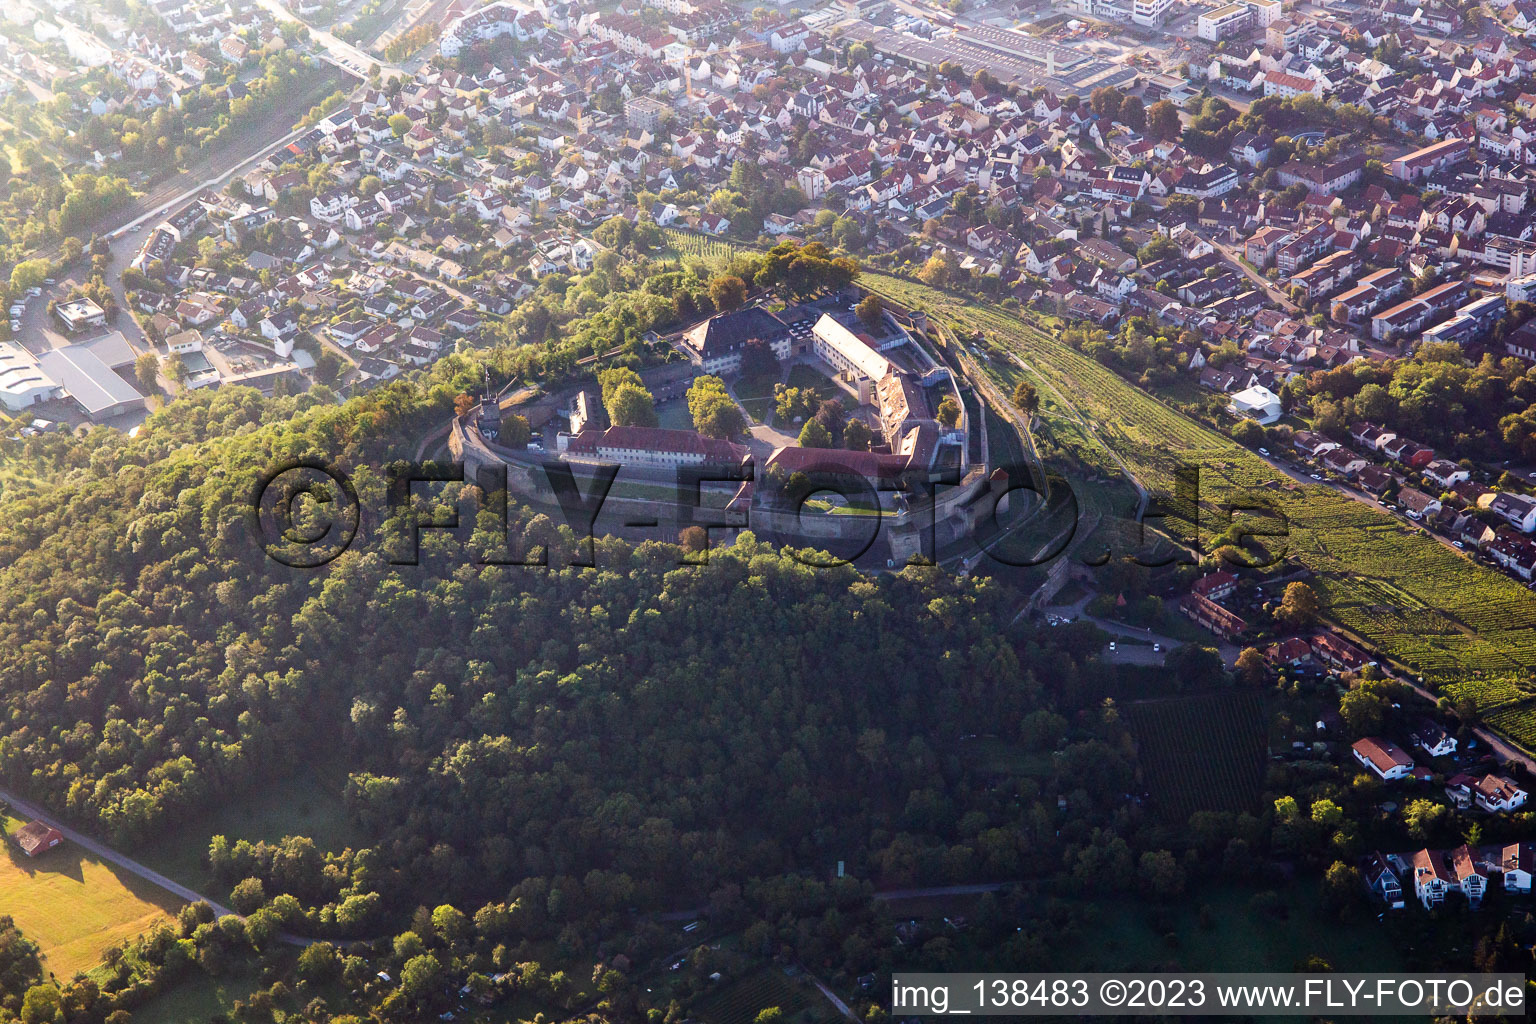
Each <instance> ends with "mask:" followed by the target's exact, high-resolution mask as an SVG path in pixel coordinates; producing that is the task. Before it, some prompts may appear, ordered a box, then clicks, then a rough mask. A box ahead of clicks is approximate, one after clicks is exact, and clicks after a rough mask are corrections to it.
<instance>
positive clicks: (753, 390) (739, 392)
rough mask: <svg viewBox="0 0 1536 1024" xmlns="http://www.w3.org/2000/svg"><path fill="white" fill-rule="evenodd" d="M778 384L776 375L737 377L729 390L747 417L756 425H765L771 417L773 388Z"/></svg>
mask: <svg viewBox="0 0 1536 1024" xmlns="http://www.w3.org/2000/svg"><path fill="white" fill-rule="evenodd" d="M778 382H779V377H778V374H767V373H765V374H761V375H759V376H756V377H738V378H737V379H736V382H735V383H734V384H732V385H731V390H732V391H734V392H735V393H736V400H737V401H738V402H740V403H741V407H742V408H743V409H745V410H746V412H747V415H748V416H750V417H752V418H753V419H754V420H756V421H757V422H758V423H767V422H768V421H769V420H770V419H772V417H773V386H774V385H775V384H777V383H778Z"/></svg>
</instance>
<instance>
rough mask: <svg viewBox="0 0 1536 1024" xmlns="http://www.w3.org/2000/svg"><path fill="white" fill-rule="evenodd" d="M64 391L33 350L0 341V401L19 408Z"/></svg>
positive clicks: (43, 400)
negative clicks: (34, 356) (39, 361)
mask: <svg viewBox="0 0 1536 1024" xmlns="http://www.w3.org/2000/svg"><path fill="white" fill-rule="evenodd" d="M63 394H64V389H63V388H62V387H60V386H59V385H58V384H57V383H56V382H55V381H54V380H53V378H51V377H49V376H48V375H47V374H46V373H44V372H43V371H42V369H41V368H40V367H39V366H38V365H37V360H36V359H34V358H33V357H32V353H30V352H28V351H27V350H26V349H24V348H22V347H21V346H20V345H16V344H14V343H12V342H9V341H7V342H3V343H0V405H4V406H5V407H6V408H7V409H9V410H10V411H11V412H20V411H21V410H23V409H25V408H27V407H28V406H33V405H38V404H40V403H42V402H47V401H50V400H51V399H55V398H61V397H63Z"/></svg>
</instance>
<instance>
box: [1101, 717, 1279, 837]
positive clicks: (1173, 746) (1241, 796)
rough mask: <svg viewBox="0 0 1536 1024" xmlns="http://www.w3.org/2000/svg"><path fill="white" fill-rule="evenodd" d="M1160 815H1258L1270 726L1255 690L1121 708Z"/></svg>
mask: <svg viewBox="0 0 1536 1024" xmlns="http://www.w3.org/2000/svg"><path fill="white" fill-rule="evenodd" d="M1122 713H1123V714H1124V715H1125V720H1126V723H1127V724H1128V725H1129V726H1130V728H1131V733H1132V734H1133V735H1134V736H1135V737H1136V743H1137V745H1138V747H1139V748H1140V757H1139V759H1140V761H1141V764H1142V768H1143V770H1144V771H1145V772H1146V784H1147V790H1148V792H1150V793H1151V794H1152V799H1153V801H1154V803H1155V806H1156V809H1157V811H1158V814H1159V816H1160V817H1162V818H1163V819H1164V820H1165V821H1166V822H1168V824H1170V825H1182V824H1183V823H1184V822H1186V821H1188V820H1189V816H1190V815H1191V814H1193V813H1194V812H1196V811H1252V810H1254V809H1255V804H1256V802H1257V800H1258V796H1259V787H1260V785H1261V784H1262V783H1263V781H1264V758H1265V756H1266V754H1267V753H1268V742H1267V741H1268V733H1269V727H1268V725H1267V721H1266V718H1265V714H1264V698H1263V697H1262V696H1261V695H1260V694H1259V693H1258V692H1257V691H1254V690H1232V691H1229V692H1225V693H1214V694H1202V695H1199V696H1191V697H1174V698H1170V699H1168V700H1149V701H1142V702H1140V703H1135V704H1126V705H1124V706H1123V707H1122Z"/></svg>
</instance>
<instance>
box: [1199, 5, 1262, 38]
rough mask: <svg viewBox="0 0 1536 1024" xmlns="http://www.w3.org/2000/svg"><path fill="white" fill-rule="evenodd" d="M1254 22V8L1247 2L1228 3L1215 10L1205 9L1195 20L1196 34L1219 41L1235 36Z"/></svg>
mask: <svg viewBox="0 0 1536 1024" xmlns="http://www.w3.org/2000/svg"><path fill="white" fill-rule="evenodd" d="M1252 24H1253V10H1252V9H1251V8H1250V7H1249V6H1248V5H1247V4H1227V5H1225V6H1223V7H1218V8H1216V9H1215V10H1213V11H1203V12H1201V14H1200V17H1199V18H1198V19H1197V20H1196V21H1195V34H1196V35H1197V36H1199V37H1200V38H1201V39H1205V40H1209V41H1210V42H1213V43H1217V42H1220V41H1221V40H1223V39H1226V38H1228V37H1229V36H1234V35H1236V34H1237V33H1239V32H1242V31H1244V30H1246V29H1247V28H1249V27H1250V26H1251V25H1252Z"/></svg>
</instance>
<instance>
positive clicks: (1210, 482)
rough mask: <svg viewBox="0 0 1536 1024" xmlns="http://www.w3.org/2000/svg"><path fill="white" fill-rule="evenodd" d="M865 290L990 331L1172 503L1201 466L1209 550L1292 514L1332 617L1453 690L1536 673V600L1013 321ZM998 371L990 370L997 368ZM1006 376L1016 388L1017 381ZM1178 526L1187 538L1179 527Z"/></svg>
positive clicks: (933, 294)
mask: <svg viewBox="0 0 1536 1024" xmlns="http://www.w3.org/2000/svg"><path fill="white" fill-rule="evenodd" d="M863 281H864V283H866V284H868V285H870V286H871V287H873V288H874V289H875V290H877V291H880V292H882V293H884V294H888V295H890V296H891V297H892V298H894V299H896V300H897V301H900V302H903V303H905V304H907V305H909V306H913V307H916V308H920V309H924V310H926V311H928V312H929V313H930V314H934V315H939V316H942V317H944V318H945V319H947V320H950V321H952V322H953V323H954V324H955V326H956V327H958V328H960V329H962V330H964V329H966V328H969V329H970V330H973V331H974V330H982V331H985V332H987V334H988V335H989V336H990V338H991V339H992V340H993V341H995V342H997V343H998V344H1001V345H1002V346H1003V347H1005V348H1007V349H1009V350H1010V351H1012V352H1016V353H1018V354H1019V355H1020V356H1022V357H1023V358H1024V359H1026V360H1027V361H1028V362H1029V364H1030V366H1031V368H1033V369H1034V370H1035V371H1036V373H1038V374H1039V375H1040V376H1041V377H1042V378H1043V379H1044V380H1047V381H1049V382H1051V383H1052V384H1054V385H1055V386H1056V388H1057V389H1058V390H1060V391H1061V392H1062V393H1063V394H1064V395H1066V396H1068V397H1069V400H1070V401H1071V402H1072V403H1073V404H1075V405H1076V406H1077V408H1078V410H1079V411H1080V412H1081V413H1082V414H1083V415H1084V416H1086V417H1087V418H1089V419H1090V420H1091V421H1092V423H1093V425H1094V427H1095V429H1096V431H1097V433H1098V435H1099V437H1101V438H1102V439H1103V441H1104V442H1105V443H1106V444H1107V445H1109V446H1110V447H1112V448H1113V449H1114V450H1115V452H1116V453H1117V454H1118V455H1120V457H1121V458H1122V459H1124V460H1125V461H1126V463H1127V464H1128V465H1129V466H1130V467H1131V469H1132V471H1133V472H1134V473H1135V474H1136V475H1137V476H1138V477H1139V478H1140V479H1141V481H1142V482H1143V483H1144V484H1145V485H1146V486H1147V487H1149V488H1151V489H1153V490H1154V491H1162V492H1163V493H1164V495H1165V496H1166V495H1169V494H1171V491H1172V487H1173V482H1174V471H1175V469H1176V468H1177V467H1178V466H1179V465H1180V464H1181V463H1183V464H1194V465H1196V466H1198V467H1199V471H1200V499H1201V505H1202V519H1203V522H1202V526H1201V529H1200V531H1199V532H1200V534H1201V539H1202V540H1205V541H1209V539H1210V537H1211V536H1212V535H1213V534H1214V533H1216V532H1219V531H1220V530H1221V529H1223V528H1224V527H1225V525H1226V520H1225V518H1224V517H1222V516H1220V513H1219V509H1220V508H1221V507H1222V506H1224V505H1227V504H1229V503H1230V502H1232V501H1233V499H1237V498H1241V499H1242V500H1244V501H1249V500H1254V499H1257V500H1261V501H1263V502H1264V503H1266V504H1267V505H1268V507H1270V508H1272V509H1274V510H1275V511H1276V512H1278V513H1279V514H1281V515H1283V516H1284V517H1285V519H1286V521H1287V523H1288V536H1287V537H1286V539H1285V540H1286V549H1287V551H1288V552H1289V554H1290V555H1291V556H1292V557H1294V558H1295V559H1296V560H1298V561H1299V562H1301V563H1302V564H1303V565H1305V566H1307V567H1308V568H1310V569H1312V570H1313V571H1314V572H1316V573H1317V574H1318V577H1319V579H1318V587H1319V590H1320V591H1321V594H1322V596H1323V598H1324V600H1325V601H1326V603H1327V605H1328V607H1329V610H1330V613H1331V614H1332V615H1333V616H1334V617H1335V618H1337V620H1338V621H1339V622H1340V623H1341V624H1342V625H1344V626H1345V627H1346V628H1348V629H1350V630H1352V631H1354V632H1356V633H1358V634H1359V635H1361V636H1362V637H1364V638H1366V639H1367V640H1369V641H1370V642H1371V643H1373V644H1374V645H1376V646H1377V647H1378V648H1380V649H1381V650H1382V651H1383V652H1385V653H1386V654H1387V655H1388V656H1390V657H1391V658H1393V659H1395V660H1397V661H1400V662H1402V663H1404V664H1406V665H1408V666H1411V667H1412V668H1413V669H1415V670H1416V671H1418V672H1420V673H1422V674H1423V675H1425V676H1426V677H1431V678H1442V679H1447V678H1466V677H1468V676H1469V675H1471V674H1480V675H1481V676H1482V677H1484V678H1488V679H1494V678H1504V677H1509V676H1521V677H1523V676H1526V675H1528V674H1530V673H1531V672H1532V671H1533V670H1536V600H1533V599H1532V597H1531V595H1530V594H1529V593H1528V592H1527V591H1526V590H1525V589H1524V588H1522V587H1521V586H1519V585H1518V584H1516V583H1515V582H1514V581H1512V580H1510V579H1508V578H1506V577H1504V576H1503V575H1501V574H1499V573H1496V572H1493V571H1491V570H1489V569H1486V568H1484V567H1482V566H1479V565H1477V564H1475V563H1473V562H1471V561H1469V560H1468V559H1466V558H1464V557H1462V556H1460V555H1458V554H1456V553H1455V552H1452V551H1450V550H1448V549H1446V548H1445V547H1444V546H1442V545H1440V544H1438V543H1436V542H1435V541H1434V540H1432V539H1430V538H1427V537H1424V536H1422V535H1421V534H1418V533H1415V532H1410V531H1409V530H1407V529H1406V528H1405V527H1404V526H1403V525H1402V524H1400V523H1398V522H1397V521H1396V520H1395V519H1392V518H1391V517H1389V516H1386V515H1384V514H1382V513H1379V512H1376V511H1375V510H1373V509H1371V508H1369V507H1368V506H1366V505H1363V504H1361V503H1359V502H1357V501H1354V500H1353V499H1351V498H1349V497H1348V496H1346V495H1344V494H1341V493H1339V492H1337V491H1335V490H1333V489H1332V488H1326V487H1315V486H1300V485H1297V484H1296V483H1295V482H1294V481H1291V480H1290V479H1289V478H1287V477H1285V476H1283V475H1282V474H1280V473H1279V472H1278V471H1276V470H1274V469H1273V468H1271V467H1270V466H1269V465H1268V464H1267V463H1266V462H1265V461H1264V460H1262V459H1260V458H1259V457H1258V456H1257V455H1255V454H1253V453H1252V452H1249V451H1248V450H1247V449H1245V448H1243V447H1241V446H1240V445H1238V444H1236V443H1235V442H1233V441H1231V440H1230V439H1229V438H1226V437H1224V436H1222V435H1221V434H1218V433H1216V432H1215V431H1212V430H1209V429H1207V428H1205V427H1203V426H1201V425H1200V424H1199V423H1196V422H1195V421H1193V420H1191V419H1189V418H1188V417H1186V416H1184V415H1182V414H1180V413H1178V412H1175V411H1174V410H1172V409H1169V408H1168V407H1167V406H1164V405H1163V404H1162V403H1161V402H1159V401H1157V400H1156V399H1155V398H1153V397H1152V396H1150V395H1148V394H1146V393H1145V392H1143V391H1142V390H1141V389H1139V388H1137V387H1135V386H1133V385H1132V384H1130V383H1128V382H1127V381H1125V380H1123V379H1121V378H1120V377H1119V376H1118V375H1117V374H1115V373H1114V372H1113V371H1112V370H1110V369H1108V368H1107V367H1105V366H1103V365H1101V364H1099V363H1098V362H1096V361H1095V360H1093V359H1090V358H1088V357H1086V356H1084V355H1082V354H1081V353H1079V352H1077V351H1075V350H1074V349H1072V348H1071V347H1070V346H1068V345H1066V344H1065V343H1063V342H1061V341H1060V340H1059V339H1057V338H1054V337H1052V336H1050V335H1048V334H1046V333H1044V332H1042V331H1040V330H1039V329H1037V328H1036V327H1034V326H1033V325H1032V324H1030V323H1027V322H1025V321H1023V320H1021V319H1019V318H1018V317H1016V316H1013V315H1011V314H1009V313H1007V312H1006V311H1004V310H1001V309H998V308H996V307H992V306H985V305H978V304H976V303H974V302H972V301H970V300H967V299H962V298H960V297H958V296H955V295H951V294H948V293H945V292H941V291H937V290H935V289H932V288H927V287H925V286H923V285H921V284H918V283H916V282H913V281H909V280H906V279H903V278H896V277H891V276H889V275H884V274H871V273H866V275H865V277H864V279H863ZM998 362H999V360H993V363H994V368H995V366H996V364H997V363H998ZM995 372H997V373H998V375H999V378H1000V379H1006V378H1007V377H1008V376H1010V375H1012V374H1013V373H1015V372H1016V371H1013V370H995ZM1044 414H1045V416H1046V417H1047V418H1050V419H1051V421H1052V425H1053V427H1054V428H1058V429H1070V425H1069V424H1068V423H1066V422H1065V421H1062V420H1060V419H1059V418H1055V411H1054V410H1051V409H1046V410H1045V411H1044ZM1090 447H1091V446H1090ZM1104 465H1105V468H1106V470H1108V469H1109V466H1108V465H1107V464H1104ZM1207 524H1209V525H1207ZM1170 526H1171V528H1174V529H1175V532H1177V527H1178V522H1177V520H1173V521H1170ZM1181 539H1183V540H1185V541H1188V540H1191V539H1193V538H1191V537H1189V536H1183V537H1181ZM1469 689H1470V690H1473V691H1475V690H1476V689H1477V688H1476V686H1475V683H1474V681H1473V680H1470V679H1469V680H1468V682H1467V686H1466V687H1464V688H1463V691H1462V692H1466V691H1467V690H1469ZM1476 699H1477V700H1478V702H1479V704H1480V706H1484V707H1491V706H1495V705H1496V704H1498V703H1500V702H1501V701H1500V694H1499V692H1498V691H1495V692H1493V693H1489V694H1486V695H1480V696H1478V697H1477V698H1476ZM1531 710H1532V712H1533V715H1536V708H1533V709H1531ZM1506 720H1507V716H1506ZM1533 724H1536V723H1533Z"/></svg>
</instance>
